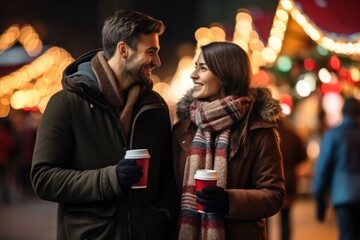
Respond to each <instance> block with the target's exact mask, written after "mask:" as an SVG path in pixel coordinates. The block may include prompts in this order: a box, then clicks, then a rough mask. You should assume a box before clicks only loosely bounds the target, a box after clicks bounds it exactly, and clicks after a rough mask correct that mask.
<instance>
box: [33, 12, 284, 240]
mask: <svg viewBox="0 0 360 240" xmlns="http://www.w3.org/2000/svg"><path fill="white" fill-rule="evenodd" d="M164 30H165V26H164V24H163V22H162V21H160V20H157V19H154V18H152V17H150V16H148V15H145V14H142V13H139V12H135V11H125V10H120V11H117V12H116V13H115V14H114V15H113V16H112V17H110V18H108V19H107V20H106V21H105V24H104V26H103V29H102V39H103V50H102V51H93V52H90V53H87V54H85V55H83V56H81V57H79V58H78V59H77V60H75V62H74V63H72V64H70V65H69V66H68V67H67V69H65V71H64V76H63V79H62V84H63V90H62V91H60V92H58V93H56V94H55V95H54V96H53V97H52V98H51V100H50V101H49V103H48V105H47V108H46V111H45V112H44V115H43V118H42V121H41V125H40V127H39V129H38V135H37V140H36V145H35V149H34V155H33V162H32V169H31V181H32V184H33V187H34V190H35V192H36V193H37V195H38V196H39V197H40V198H41V199H44V200H48V201H53V202H57V203H58V225H57V239H76V240H78V239H106V240H107V239H134V240H135V239H140V240H142V239H154V240H162V239H164V240H168V239H266V235H267V234H266V230H265V229H266V226H265V225H266V222H265V219H266V218H267V217H270V216H272V215H274V214H275V213H277V212H278V211H279V210H280V208H281V206H282V204H283V201H284V198H285V188H284V177H283V173H282V157H281V154H280V149H279V139H278V135H277V132H276V131H275V127H276V124H275V121H276V119H277V118H278V117H279V114H280V107H279V104H278V102H277V101H275V100H274V99H272V97H271V94H270V92H269V91H268V90H267V89H265V88H250V78H251V66H250V62H249V59H248V57H247V54H246V52H244V50H242V49H241V48H240V47H239V46H237V45H235V44H233V43H229V42H214V43H210V44H208V45H205V46H202V47H201V53H200V55H199V56H198V59H197V61H196V63H195V70H194V71H193V73H192V74H191V76H190V77H191V78H192V79H193V82H194V87H193V88H192V89H191V90H189V91H188V92H187V93H186V94H185V96H184V97H183V98H182V99H181V100H180V102H179V103H178V106H177V117H178V122H177V123H176V124H175V125H174V126H173V127H172V126H171V123H170V118H169V110H168V107H167V105H166V103H165V101H164V100H163V99H162V98H161V96H160V95H158V94H157V93H156V92H154V91H153V90H152V81H151V72H152V70H153V69H154V68H155V67H159V66H160V65H161V61H160V58H159V55H158V52H159V50H160V44H159V36H160V35H161V34H162V33H163V32H164ZM136 148H147V149H148V150H149V153H150V155H151V160H150V166H149V175H148V185H147V188H146V189H140V190H139V189H136V190H132V189H131V188H130V186H131V185H132V184H134V183H135V182H137V181H138V180H139V178H140V176H141V175H142V168H141V167H140V166H138V165H137V164H136V163H135V161H134V160H132V159H124V155H125V152H126V150H128V149H136ZM203 168H207V169H215V170H217V171H218V172H219V175H220V178H219V181H218V184H217V186H215V187H208V188H205V189H204V190H203V191H200V192H196V191H195V189H194V178H193V177H194V173H195V171H196V170H197V169H203ZM196 201H199V202H201V203H203V204H204V206H205V212H204V213H198V212H197V211H196V208H194V207H193V206H195V205H196ZM209 212H215V214H213V213H209Z"/></svg>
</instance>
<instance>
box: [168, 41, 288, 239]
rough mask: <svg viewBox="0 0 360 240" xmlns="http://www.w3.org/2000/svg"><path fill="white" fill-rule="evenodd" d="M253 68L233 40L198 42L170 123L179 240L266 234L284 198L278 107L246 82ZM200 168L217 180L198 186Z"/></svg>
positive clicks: (264, 92) (261, 236)
mask: <svg viewBox="0 0 360 240" xmlns="http://www.w3.org/2000/svg"><path fill="white" fill-rule="evenodd" d="M250 69H251V66H250V62H249V59H248V57H247V54H246V52H245V51H244V50H243V49H242V48H240V47H239V46H238V45H236V44H233V43H230V42H213V43H210V44H208V45H205V46H202V47H201V53H200V55H199V57H198V59H197V61H196V64H195V70H194V72H193V73H192V74H191V78H192V79H193V82H194V87H193V89H191V90H189V91H188V92H187V93H186V94H185V96H184V97H183V98H182V99H181V100H180V101H179V103H178V105H177V117H178V122H177V123H176V124H175V125H174V127H173V145H174V161H175V174H176V178H177V179H176V180H177V185H178V191H179V193H180V194H181V195H182V200H181V210H180V219H179V226H180V228H179V239H186V240H190V239H217V240H219V239H246V240H249V239H266V238H267V234H266V221H265V219H266V218H267V217H270V216H272V215H274V214H275V213H277V212H278V211H279V210H280V208H281V206H282V204H283V202H284V198H285V187H284V176H283V169H282V156H281V153H280V148H279V139H278V134H277V132H276V130H275V127H276V120H277V118H279V117H280V115H279V114H280V106H279V104H278V101H276V100H274V99H273V98H272V97H271V93H270V91H269V90H267V89H266V88H250V79H251V70H250ZM197 169H215V170H216V171H217V172H218V174H219V179H218V181H217V186H215V187H205V188H204V189H203V190H202V191H199V192H196V191H195V187H194V174H195V172H196V170H197ZM196 201H198V202H199V203H201V204H203V205H204V207H205V208H204V213H199V212H197V210H196ZM210 212H211V213H210ZM214 212H215V214H214Z"/></svg>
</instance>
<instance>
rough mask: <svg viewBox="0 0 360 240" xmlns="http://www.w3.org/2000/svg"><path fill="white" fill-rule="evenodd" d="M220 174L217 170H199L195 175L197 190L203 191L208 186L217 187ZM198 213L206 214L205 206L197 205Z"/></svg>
mask: <svg viewBox="0 0 360 240" xmlns="http://www.w3.org/2000/svg"><path fill="white" fill-rule="evenodd" d="M218 177H219V176H218V174H217V172H216V170H210V169H199V170H196V173H195V176H194V178H195V190H196V191H201V190H202V189H203V188H204V187H207V186H216V182H217V180H218ZM197 210H198V212H204V206H203V205H201V204H199V203H197Z"/></svg>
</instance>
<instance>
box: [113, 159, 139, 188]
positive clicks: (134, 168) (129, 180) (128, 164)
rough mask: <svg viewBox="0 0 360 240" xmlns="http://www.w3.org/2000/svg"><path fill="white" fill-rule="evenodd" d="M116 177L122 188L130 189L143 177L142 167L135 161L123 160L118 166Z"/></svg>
mask: <svg viewBox="0 0 360 240" xmlns="http://www.w3.org/2000/svg"><path fill="white" fill-rule="evenodd" d="M116 175H117V179H118V182H119V185H120V186H121V187H127V188H128V187H130V186H131V185H133V184H134V183H136V182H138V181H139V180H140V177H141V176H142V175H143V172H142V167H141V166H139V165H137V164H136V162H135V160H134V159H122V160H120V161H119V162H118V164H117V165H116Z"/></svg>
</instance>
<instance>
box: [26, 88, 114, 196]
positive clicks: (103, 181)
mask: <svg viewBox="0 0 360 240" xmlns="http://www.w3.org/2000/svg"><path fill="white" fill-rule="evenodd" d="M65 94H66V93H65V92H64V91H61V92H59V93H57V94H55V95H53V96H52V98H51V99H50V101H49V103H48V105H47V107H46V110H45V112H44V114H43V117H42V120H41V123H40V126H39V128H38V132H37V138H36V143H35V148H34V154H33V160H32V167H31V181H32V184H33V188H34V190H35V192H36V194H37V195H38V196H39V197H40V198H41V199H44V200H49V201H54V202H61V203H88V202H95V201H100V200H104V199H109V198H111V197H113V196H115V195H116V194H118V193H119V192H120V187H119V186H118V183H117V182H116V170H115V166H108V167H105V168H102V169H94V170H90V169H89V170H82V171H80V170H74V167H73V165H72V164H73V158H74V151H75V150H74V146H75V141H74V138H75V136H74V133H73V128H74V126H73V120H72V114H71V111H70V109H71V106H70V104H69V102H68V101H67V100H66V99H67V98H65V97H64V95H65ZM83 151H87V150H86V149H83Z"/></svg>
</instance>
